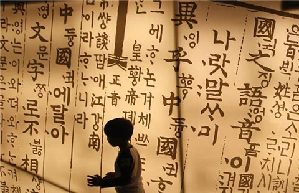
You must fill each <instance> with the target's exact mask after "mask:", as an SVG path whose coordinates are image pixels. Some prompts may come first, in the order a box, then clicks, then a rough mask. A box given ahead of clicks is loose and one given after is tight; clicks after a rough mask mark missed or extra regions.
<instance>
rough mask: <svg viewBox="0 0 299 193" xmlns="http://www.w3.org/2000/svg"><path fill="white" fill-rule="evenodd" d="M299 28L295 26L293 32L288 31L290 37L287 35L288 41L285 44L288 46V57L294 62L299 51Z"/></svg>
mask: <svg viewBox="0 0 299 193" xmlns="http://www.w3.org/2000/svg"><path fill="white" fill-rule="evenodd" d="M298 31H299V27H298V26H297V25H293V26H292V29H291V31H290V30H289V29H287V32H288V35H287V41H286V43H284V45H287V46H288V48H287V55H286V56H287V57H289V58H291V59H292V60H294V58H295V53H296V50H297V51H298V47H299V33H298Z"/></svg>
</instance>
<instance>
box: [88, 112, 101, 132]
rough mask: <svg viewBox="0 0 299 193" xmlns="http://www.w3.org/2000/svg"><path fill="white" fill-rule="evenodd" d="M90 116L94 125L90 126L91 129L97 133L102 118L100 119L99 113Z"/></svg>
mask: <svg viewBox="0 0 299 193" xmlns="http://www.w3.org/2000/svg"><path fill="white" fill-rule="evenodd" d="M91 115H92V116H93V117H94V123H93V124H92V128H93V130H95V131H98V130H99V128H100V126H99V123H100V119H103V117H101V115H100V113H91Z"/></svg>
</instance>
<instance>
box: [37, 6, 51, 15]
mask: <svg viewBox="0 0 299 193" xmlns="http://www.w3.org/2000/svg"><path fill="white" fill-rule="evenodd" d="M49 13H50V11H49V3H46V4H45V5H42V6H41V7H39V8H38V15H39V16H42V18H44V19H47V17H48V16H49Z"/></svg>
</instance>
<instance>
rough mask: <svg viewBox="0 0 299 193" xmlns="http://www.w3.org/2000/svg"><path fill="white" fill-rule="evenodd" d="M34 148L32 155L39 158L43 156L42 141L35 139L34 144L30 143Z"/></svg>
mask: <svg viewBox="0 0 299 193" xmlns="http://www.w3.org/2000/svg"><path fill="white" fill-rule="evenodd" d="M29 144H30V146H31V148H32V153H33V154H35V155H38V156H41V155H42V151H43V146H42V145H41V141H40V139H34V141H33V143H29Z"/></svg>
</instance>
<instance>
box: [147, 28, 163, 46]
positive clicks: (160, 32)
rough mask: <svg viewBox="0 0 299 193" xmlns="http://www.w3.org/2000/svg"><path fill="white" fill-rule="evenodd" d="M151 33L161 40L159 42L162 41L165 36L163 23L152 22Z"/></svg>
mask: <svg viewBox="0 0 299 193" xmlns="http://www.w3.org/2000/svg"><path fill="white" fill-rule="evenodd" d="M149 34H150V35H154V36H155V38H156V39H157V40H159V43H161V41H162V37H163V24H157V25H154V24H151V28H150V29H149Z"/></svg>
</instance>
